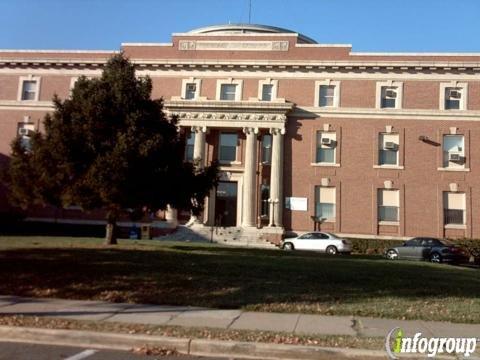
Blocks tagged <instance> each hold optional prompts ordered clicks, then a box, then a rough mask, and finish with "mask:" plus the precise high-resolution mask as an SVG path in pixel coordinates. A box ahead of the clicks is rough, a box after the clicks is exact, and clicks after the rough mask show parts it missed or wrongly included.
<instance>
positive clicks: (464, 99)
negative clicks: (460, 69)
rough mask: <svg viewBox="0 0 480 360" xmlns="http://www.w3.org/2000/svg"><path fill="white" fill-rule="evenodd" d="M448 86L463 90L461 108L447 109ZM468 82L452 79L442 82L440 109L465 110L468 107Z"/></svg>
mask: <svg viewBox="0 0 480 360" xmlns="http://www.w3.org/2000/svg"><path fill="white" fill-rule="evenodd" d="M447 88H459V89H461V91H462V97H461V99H460V109H458V110H457V109H446V108H445V100H446V98H445V93H446V91H447ZM467 99H468V83H466V82H457V81H451V82H448V83H440V103H439V109H440V110H446V111H463V110H467V109H468V101H467Z"/></svg>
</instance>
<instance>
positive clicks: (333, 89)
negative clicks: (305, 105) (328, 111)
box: [313, 80, 340, 108]
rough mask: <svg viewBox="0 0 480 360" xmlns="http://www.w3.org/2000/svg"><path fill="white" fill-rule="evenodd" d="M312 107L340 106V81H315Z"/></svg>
mask: <svg viewBox="0 0 480 360" xmlns="http://www.w3.org/2000/svg"><path fill="white" fill-rule="evenodd" d="M314 101H315V102H314V104H313V106H318V107H325V108H337V107H339V106H340V81H331V80H322V81H315V100H314Z"/></svg>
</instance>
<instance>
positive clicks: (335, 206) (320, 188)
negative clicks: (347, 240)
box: [314, 186, 337, 222]
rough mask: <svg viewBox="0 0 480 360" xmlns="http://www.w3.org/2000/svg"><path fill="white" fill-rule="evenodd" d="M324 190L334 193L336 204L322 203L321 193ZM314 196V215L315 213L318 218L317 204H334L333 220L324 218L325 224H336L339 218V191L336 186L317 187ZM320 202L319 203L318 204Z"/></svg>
mask: <svg viewBox="0 0 480 360" xmlns="http://www.w3.org/2000/svg"><path fill="white" fill-rule="evenodd" d="M322 189H325V190H327V189H328V190H331V191H333V201H334V202H325V203H322V202H321V201H320V198H321V195H320V192H321V191H322ZM314 194H315V195H314V196H315V200H314V213H315V217H316V216H317V203H318V204H333V217H331V218H322V219H324V221H325V222H335V221H336V218H337V189H336V187H335V186H315V189H314ZM317 200H318V202H317Z"/></svg>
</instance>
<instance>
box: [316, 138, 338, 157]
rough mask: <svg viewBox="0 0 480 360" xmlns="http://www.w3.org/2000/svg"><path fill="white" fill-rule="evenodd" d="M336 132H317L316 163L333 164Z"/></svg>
mask: <svg viewBox="0 0 480 360" xmlns="http://www.w3.org/2000/svg"><path fill="white" fill-rule="evenodd" d="M336 139H337V134H336V133H334V132H322V131H318V132H317V152H316V159H315V161H316V162H317V163H326V164H335V161H336V160H335V148H336V145H337V142H336Z"/></svg>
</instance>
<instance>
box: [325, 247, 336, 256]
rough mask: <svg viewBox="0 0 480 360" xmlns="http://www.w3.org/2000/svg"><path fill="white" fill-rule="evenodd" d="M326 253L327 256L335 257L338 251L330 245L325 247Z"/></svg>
mask: <svg viewBox="0 0 480 360" xmlns="http://www.w3.org/2000/svg"><path fill="white" fill-rule="evenodd" d="M326 252H327V254H329V255H336V254H337V253H338V250H337V248H336V247H335V246H332V245H330V246H328V247H327V250H326Z"/></svg>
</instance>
